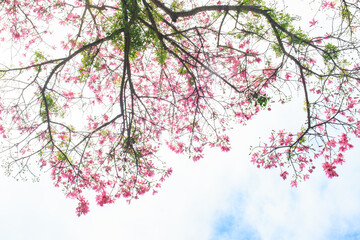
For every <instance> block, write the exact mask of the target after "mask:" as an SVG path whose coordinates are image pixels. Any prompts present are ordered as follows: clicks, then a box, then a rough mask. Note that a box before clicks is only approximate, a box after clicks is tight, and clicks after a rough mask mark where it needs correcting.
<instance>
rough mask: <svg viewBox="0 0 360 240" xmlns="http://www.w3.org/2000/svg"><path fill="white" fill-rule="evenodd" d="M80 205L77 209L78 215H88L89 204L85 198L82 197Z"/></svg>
mask: <svg viewBox="0 0 360 240" xmlns="http://www.w3.org/2000/svg"><path fill="white" fill-rule="evenodd" d="M79 201H80V202H79V205H78V207H77V208H76V213H77V215H78V216H79V217H80V216H81V215H82V214H84V215H85V214H87V213H88V212H89V211H90V210H89V202H88V201H87V200H85V199H84V198H83V197H80V199H79Z"/></svg>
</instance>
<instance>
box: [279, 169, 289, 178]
mask: <svg viewBox="0 0 360 240" xmlns="http://www.w3.org/2000/svg"><path fill="white" fill-rule="evenodd" d="M287 175H289V173H288V172H287V171H284V172H282V173H281V174H280V176H281V177H282V178H283V179H284V180H285V179H286V177H287Z"/></svg>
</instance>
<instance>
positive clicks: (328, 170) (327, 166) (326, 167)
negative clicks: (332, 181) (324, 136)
mask: <svg viewBox="0 0 360 240" xmlns="http://www.w3.org/2000/svg"><path fill="white" fill-rule="evenodd" d="M322 167H323V169H324V171H325V173H326V175H327V176H328V178H333V177H338V176H339V175H338V174H337V173H336V172H335V170H334V169H335V168H336V166H334V165H333V164H330V163H328V162H324V163H323V164H322Z"/></svg>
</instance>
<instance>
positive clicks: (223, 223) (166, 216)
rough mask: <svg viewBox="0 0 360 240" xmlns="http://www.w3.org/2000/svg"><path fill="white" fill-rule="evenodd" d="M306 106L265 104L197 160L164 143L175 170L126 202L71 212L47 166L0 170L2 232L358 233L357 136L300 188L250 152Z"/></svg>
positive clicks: (214, 238) (152, 235)
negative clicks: (154, 190)
mask: <svg viewBox="0 0 360 240" xmlns="http://www.w3.org/2000/svg"><path fill="white" fill-rule="evenodd" d="M297 2H298V3H300V2H303V1H297ZM295 7H296V6H295ZM302 106H303V102H302V100H301V99H295V100H294V101H293V102H292V103H290V104H286V105H275V106H273V107H272V108H273V110H272V111H271V112H263V113H260V114H259V115H258V116H256V117H255V119H254V120H253V121H250V122H249V124H248V126H246V127H243V126H234V129H233V130H232V131H229V132H228V135H229V136H230V138H231V139H232V150H231V151H230V152H228V153H223V152H220V151H219V150H216V149H210V150H209V151H207V153H206V155H205V158H204V159H202V160H200V161H198V162H196V163H194V162H193V161H192V160H191V159H188V158H186V157H184V156H181V155H176V154H174V153H171V152H169V151H168V150H167V149H165V148H164V149H162V150H161V152H160V153H161V156H162V158H163V159H164V160H166V162H167V163H168V164H169V165H170V166H172V167H173V170H174V173H173V175H172V176H171V177H170V178H169V179H167V180H166V181H165V182H164V184H163V186H162V188H161V189H160V191H159V193H158V194H157V195H155V196H152V195H151V194H149V195H146V196H144V197H142V198H140V199H139V200H136V201H133V202H132V203H131V204H130V205H129V204H127V203H126V202H125V201H121V200H119V201H117V202H116V203H115V204H111V205H106V206H104V207H99V206H96V204H95V202H94V201H91V205H90V212H89V213H88V214H87V215H86V216H82V217H78V216H77V215H76V213H75V208H76V206H77V202H76V201H73V200H70V199H66V198H65V196H64V194H63V193H62V192H61V190H60V189H58V188H55V187H53V184H52V182H51V181H50V179H49V177H48V176H47V175H46V174H43V176H42V178H41V180H40V182H37V183H32V182H21V181H16V180H14V179H12V178H8V177H6V176H5V175H4V174H3V173H2V171H1V170H0V192H1V197H0V236H1V239H6V240H21V239H30V240H31V239H36V240H45V239H46V240H48V239H53V240H58V239H59V240H60V239H61V240H64V239H67V240H72V239H87V240H98V239H126V240H128V239H132V240H138V239H139V240H140V239H141V240H142V239H146V240H155V239H156V240H193V239H196V240H233V239H239V240H243V239H244V240H246V239H261V240H268V239H269V240H272V239H277V240H281V239H294V240H297V239H299V240H300V239H301V240H302V239H307V240H322V239H324V240H325V239H335V240H336V239H345V240H347V239H349V240H350V239H351V240H352V239H360V204H359V202H360V150H359V149H360V141H355V142H353V143H354V146H355V147H354V149H352V150H351V151H349V152H347V154H346V163H345V164H344V165H343V166H340V167H338V168H337V169H336V170H337V172H338V174H339V177H338V178H334V179H331V180H329V179H328V178H327V177H326V176H325V174H324V172H323V171H322V170H321V167H320V164H318V169H316V171H315V173H314V174H312V175H311V176H310V179H309V180H308V181H307V182H303V183H301V184H299V186H298V187H297V188H291V187H290V184H289V182H288V181H284V180H283V179H282V178H281V177H280V176H279V175H280V170H278V169H273V170H264V169H257V168H256V167H255V166H253V165H252V164H251V163H250V161H249V160H250V156H249V147H250V145H252V146H256V145H257V144H258V142H259V137H263V138H266V137H267V136H269V133H270V131H271V129H275V130H279V129H287V130H289V131H291V130H295V131H296V130H298V129H299V127H300V125H301V123H302V121H301V120H303V119H304V112H302Z"/></svg>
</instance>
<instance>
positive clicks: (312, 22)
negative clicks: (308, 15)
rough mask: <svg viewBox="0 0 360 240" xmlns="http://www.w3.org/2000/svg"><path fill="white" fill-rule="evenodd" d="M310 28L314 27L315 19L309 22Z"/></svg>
mask: <svg viewBox="0 0 360 240" xmlns="http://www.w3.org/2000/svg"><path fill="white" fill-rule="evenodd" d="M309 23H310V27H312V26H314V25H315V24H317V23H318V21H316V20H315V19H312V20H311V21H310V22H309Z"/></svg>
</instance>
